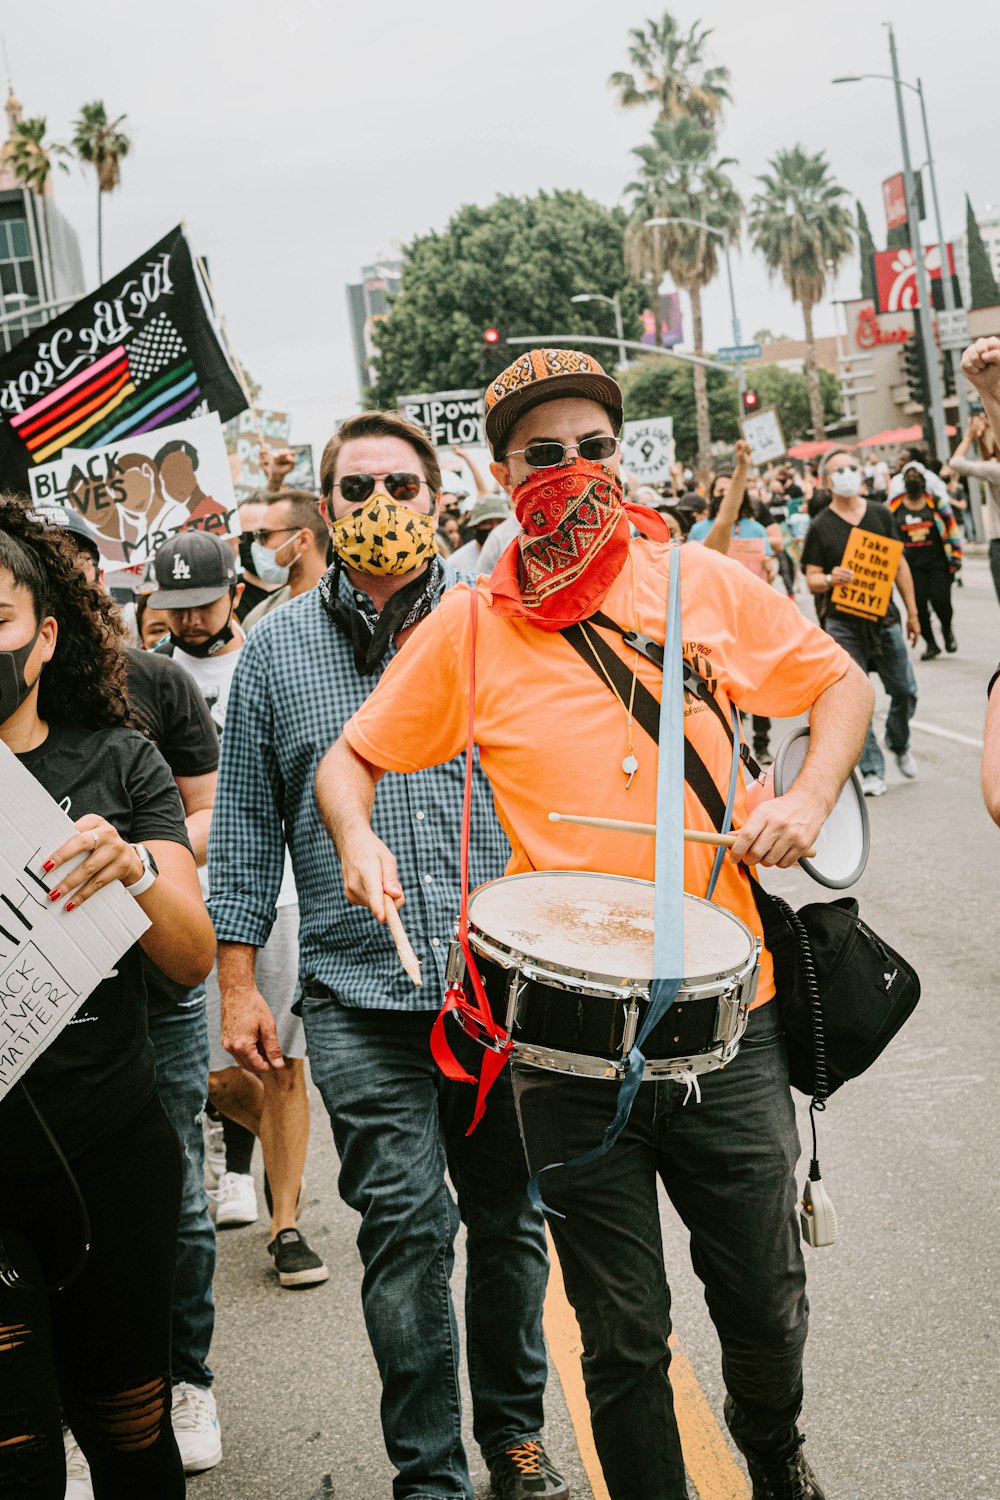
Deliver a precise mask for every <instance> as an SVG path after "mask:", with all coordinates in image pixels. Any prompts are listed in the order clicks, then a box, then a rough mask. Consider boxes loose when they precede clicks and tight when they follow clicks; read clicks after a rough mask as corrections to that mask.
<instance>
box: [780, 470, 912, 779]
mask: <svg viewBox="0 0 1000 1500" xmlns="http://www.w3.org/2000/svg"><path fill="white" fill-rule="evenodd" d="M822 475H823V477H824V478H825V479H826V482H827V483H828V484H829V486H830V489H831V490H832V492H833V499H832V501H831V502H830V504H829V505H828V506H827V507H826V509H825V510H823V511H821V512H820V514H819V515H818V516H816V518H815V519H814V520H813V522H812V525H811V526H810V527H809V531H808V533H807V534H806V539H805V543H804V544H803V548H802V567H803V570H804V572H805V575H806V583H807V584H808V585H809V588H810V589H811V591H812V593H813V594H815V595H816V596H817V600H816V603H817V610H818V611H819V612H820V617H821V620H822V623H823V628H824V629H825V630H826V631H827V633H828V634H829V635H832V636H833V638H834V640H835V641H837V642H838V643H839V644H840V645H841V646H843V648H844V650H845V651H847V652H848V654H849V655H850V656H851V657H853V659H854V660H855V661H856V662H857V663H858V665H859V666H860V667H862V668H863V669H864V671H866V672H877V673H878V675H879V677H880V678H881V679H882V686H883V687H884V688H885V690H886V692H887V693H888V694H889V699H890V703H889V713H888V716H887V718H886V723H885V743H886V747H887V749H889V750H890V751H891V752H892V753H893V755H894V756H895V758H896V764H897V766H898V767H899V769H900V771H901V772H902V773H903V775H904V776H905V777H907V779H909V780H912V779H913V778H914V777H915V776H916V774H917V763H916V761H915V760H914V758H913V754H912V752H911V751H910V720H911V719H912V718H913V715H914V713H915V712H916V708H917V680H916V677H915V676H914V673H913V667H912V665H911V663H910V658H909V654H908V652H907V649H906V640H905V639H904V637H903V629H902V626H901V624H900V618H899V611H898V610H897V608H896V606H895V604H894V603H893V602H892V600H890V602H889V608H888V609H887V610H886V613H885V615H884V616H883V618H882V620H881V621H880V622H878V623H876V622H873V621H868V620H864V619H860V618H859V617H858V616H857V615H852V614H850V613H848V612H847V611H846V610H843V609H840V608H838V606H837V605H835V604H834V603H833V601H832V600H831V599H829V598H827V597H825V596H827V595H829V594H830V592H831V590H832V589H834V588H835V587H836V585H837V584H838V583H851V582H853V580H854V574H853V572H852V571H851V569H850V568H845V567H844V566H843V559H844V552H845V550H846V547H847V543H848V539H849V537H850V534H851V530H852V529H853V528H854V527H858V528H859V529H860V530H862V531H871V532H874V533H875V535H876V536H884V537H890V538H893V539H896V531H895V527H894V523H893V518H892V516H891V515H890V514H889V512H888V511H887V510H886V508H885V506H884V505H881V504H879V503H877V502H871V501H868V500H866V499H865V498H864V496H863V495H862V494H861V482H862V471H861V461H860V459H859V458H858V457H857V455H856V454H854V453H852V452H851V450H850V449H849V448H848V449H835V450H834V451H833V452H832V453H828V454H827V456H826V458H825V459H824V460H823V466H822ZM896 587H897V588H898V589H899V592H900V594H901V595H902V598H903V603H904V604H905V605H906V634H907V637H908V638H909V641H910V644H911V645H914V646H915V645H916V643H917V641H918V640H919V639H920V623H919V620H918V618H917V605H916V599H915V596H914V592H913V579H912V577H911V575H910V570H909V568H908V567H907V564H906V559H905V558H901V559H900V563H899V568H898V571H897V573H896ZM858 769H859V770H860V772H861V785H862V788H863V790H864V793H865V796H866V797H880V796H882V794H883V792H884V791H885V790H886V784H885V758H884V757H883V755H882V750H881V747H880V745H879V743H878V740H877V739H876V738H875V731H874V729H873V728H872V727H871V725H869V728H868V737H867V739H866V740H865V745H864V749H863V750H862V752H861V761H860V764H859V767H858Z"/></svg>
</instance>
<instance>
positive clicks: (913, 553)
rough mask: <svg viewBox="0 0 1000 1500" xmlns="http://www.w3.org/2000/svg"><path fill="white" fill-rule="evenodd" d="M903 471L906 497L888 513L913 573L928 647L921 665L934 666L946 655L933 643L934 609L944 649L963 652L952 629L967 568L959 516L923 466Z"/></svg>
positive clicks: (894, 501)
mask: <svg viewBox="0 0 1000 1500" xmlns="http://www.w3.org/2000/svg"><path fill="white" fill-rule="evenodd" d="M902 472H903V493H902V494H901V495H897V496H896V497H895V498H894V499H892V500H890V501H889V510H890V511H891V513H892V516H893V519H894V521H895V524H896V535H897V536H898V538H899V540H900V541H901V542H902V543H903V546H904V547H905V549H906V550H905V553H904V556H905V558H906V561H907V563H908V565H909V568H910V572H911V573H912V574H913V591H914V594H915V596H916V600H917V614H918V615H919V617H920V630H921V634H922V635H923V638H924V641H925V643H926V645H925V650H924V654H923V656H922V658H921V660H922V661H933V660H934V658H935V657H936V656H940V655H941V650H940V647H939V646H938V643H937V641H936V640H935V638H934V625H933V622H932V620H931V608H932V607H933V609H934V613H935V614H936V615H937V617H938V619H939V620H940V622H941V632H942V634H943V636H944V645H945V650H946V651H948V652H955V651H957V650H958V642H957V641H956V640H955V632H954V630H953V629H952V604H951V585H952V579H953V578H955V577H956V576H957V574H958V570H959V568H960V567H961V565H962V543H961V537H960V534H959V530H958V526H957V523H956V521H955V513H954V511H953V510H952V508H951V506H950V504H949V503H948V501H947V500H940V499H938V498H936V496H935V495H933V494H932V493H931V489H930V484H929V482H928V481H929V476H928V473H927V470H926V469H925V468H924V466H923V464H919V463H909V464H904V466H903V471H902Z"/></svg>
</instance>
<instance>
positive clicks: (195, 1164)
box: [149, 986, 215, 1386]
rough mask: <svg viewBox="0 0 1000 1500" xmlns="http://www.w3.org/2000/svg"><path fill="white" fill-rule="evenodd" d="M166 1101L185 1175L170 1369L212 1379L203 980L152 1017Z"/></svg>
mask: <svg viewBox="0 0 1000 1500" xmlns="http://www.w3.org/2000/svg"><path fill="white" fill-rule="evenodd" d="M149 1036H150V1040H151V1041H152V1043H153V1050H154V1052H155V1053H156V1079H157V1087H158V1091H159V1095H160V1103H161V1104H162V1105H163V1110H164V1113H165V1114H166V1116H167V1118H168V1119H169V1121H170V1123H171V1125H173V1127H174V1129H175V1130H176V1132H177V1137H178V1139H179V1141H180V1143H181V1153H182V1156H183V1161H184V1179H183V1185H182V1192H181V1222H180V1232H179V1234H178V1237H177V1271H176V1275H175V1278H174V1312H173V1322H172V1328H171V1358H170V1374H171V1379H172V1380H173V1381H174V1383H175V1384H176V1383H177V1382H178V1381H181V1380H187V1381H189V1382H190V1383H191V1384H192V1385H201V1386H210V1385H211V1384H212V1380H213V1378H214V1377H213V1375H212V1371H211V1370H210V1369H209V1366H208V1351H209V1347H210V1345H211V1343H212V1333H213V1331H214V1328H215V1302H214V1300H213V1298H212V1277H213V1276H214V1275H215V1225H214V1224H213V1223H212V1219H211V1216H210V1214H209V1212H208V1194H207V1193H206V1192H205V1180H204V1174H205V1143H204V1137H203V1136H202V1133H201V1117H202V1111H203V1110H204V1108H205V1101H206V1099H207V1097H208V1023H207V1021H206V1018H205V991H204V989H203V988H202V987H201V986H199V987H198V988H196V989H193V990H191V991H190V993H189V995H188V997H187V999H186V1000H184V1001H183V1002H182V1003H181V1004H179V1005H178V1006H177V1007H176V1008H175V1009H174V1010H171V1011H167V1012H165V1013H164V1014H162V1015H153V1016H150V1018H149Z"/></svg>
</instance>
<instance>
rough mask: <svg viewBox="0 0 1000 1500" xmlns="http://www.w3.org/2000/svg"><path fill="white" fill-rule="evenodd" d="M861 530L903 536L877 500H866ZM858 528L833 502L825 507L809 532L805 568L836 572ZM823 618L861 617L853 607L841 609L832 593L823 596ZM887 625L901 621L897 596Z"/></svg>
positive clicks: (883, 620) (859, 525) (886, 620)
mask: <svg viewBox="0 0 1000 1500" xmlns="http://www.w3.org/2000/svg"><path fill="white" fill-rule="evenodd" d="M857 528H858V530H859V531H872V532H874V533H875V535H876V536H885V537H891V538H892V539H893V540H894V541H898V540H899V538H898V536H897V534H896V528H895V526H894V525H893V518H892V516H891V514H890V513H889V511H888V510H886V508H885V506H884V505H878V504H873V503H872V502H871V501H868V502H866V504H865V513H864V515H863V516H862V517H861V520H860V521H859V522H858V523H857ZM852 530H854V528H853V527H852V526H851V525H850V523H849V522H848V521H845V520H844V518H843V516H838V515H837V513H836V511H835V510H834V509H833V507H832V506H829V505H828V506H827V507H826V509H825V510H821V511H820V513H819V515H818V516H816V517H815V518H814V520H813V521H812V522H811V524H810V526H809V530H808V531H807V532H806V539H805V542H804V543H803V546H802V566H803V568H810V567H811V568H822V569H823V572H824V573H832V572H833V570H834V568H839V567H840V566H841V565H842V563H843V561H844V553H845V551H846V550H847V542H848V539H849V537H850V535H851V532H852ZM823 619H824V620H829V619H838V620H855V621H856V620H857V619H858V616H857V615H852V614H851V613H850V611H849V610H845V609H838V608H837V607H836V605H835V604H832V603H831V602H830V599H829V597H826V598H824V599H823ZM882 624H883V625H898V624H899V610H898V609H897V608H896V605H895V602H894V601H893V600H890V601H889V608H888V609H887V610H886V612H885V615H884V616H883V619H882Z"/></svg>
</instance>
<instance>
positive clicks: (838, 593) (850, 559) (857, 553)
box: [830, 526, 903, 620]
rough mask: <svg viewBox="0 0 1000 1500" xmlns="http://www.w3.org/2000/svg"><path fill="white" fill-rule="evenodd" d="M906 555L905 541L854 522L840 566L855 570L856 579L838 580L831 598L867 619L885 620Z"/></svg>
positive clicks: (838, 606) (838, 605) (850, 612)
mask: <svg viewBox="0 0 1000 1500" xmlns="http://www.w3.org/2000/svg"><path fill="white" fill-rule="evenodd" d="M902 555H903V544H902V542H897V541H895V540H894V538H892V537H888V536H878V535H876V533H875V532H873V531H862V530H861V528H860V527H859V526H852V527H851V534H850V536H849V537H848V538H847V546H846V547H845V548H844V557H843V560H842V562H841V564H840V566H841V567H842V568H850V569H851V570H852V572H853V573H854V582H853V583H838V584H835V585H834V587H833V588H832V589H831V590H830V602H831V603H832V604H835V605H836V606H837V608H838V609H842V610H844V611H845V612H846V613H847V614H849V615H859V616H860V617H861V619H863V620H881V619H882V617H883V616H884V614H885V612H886V610H887V609H888V608H889V600H890V599H891V598H892V585H893V582H894V581H895V577H896V569H897V568H898V567H899V559H900V558H901V557H902Z"/></svg>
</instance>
